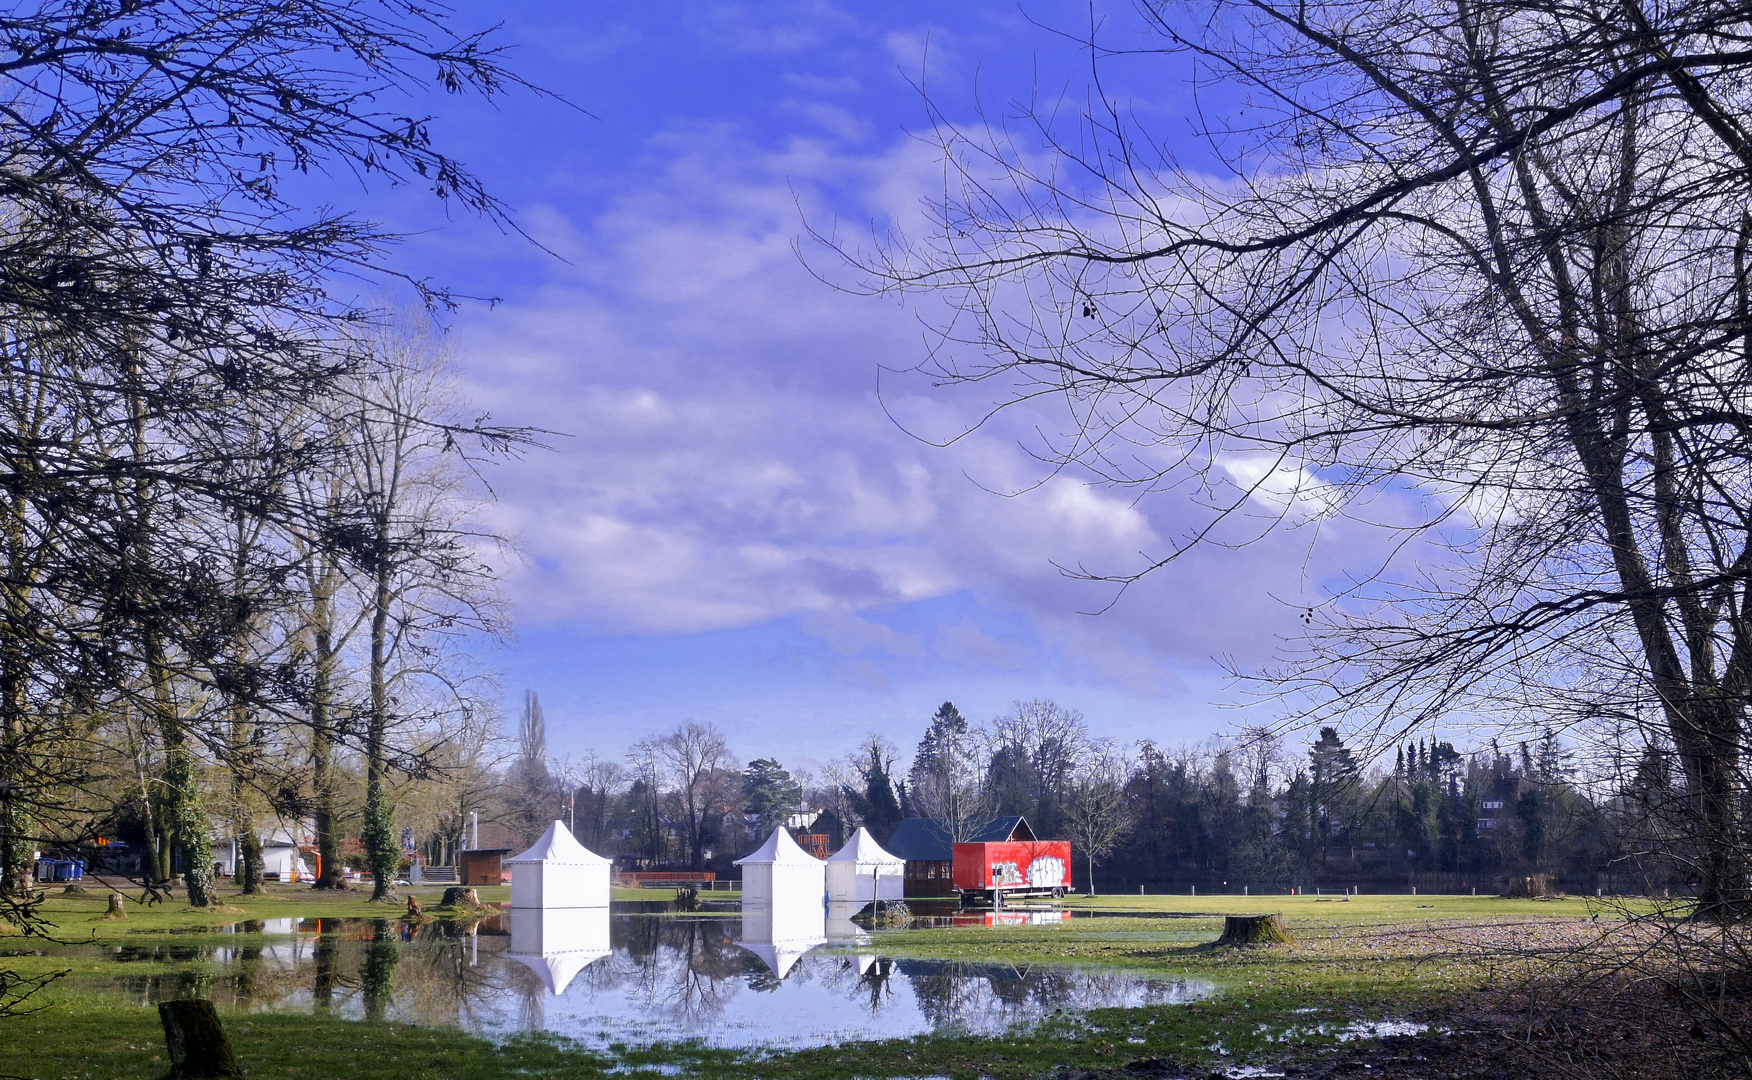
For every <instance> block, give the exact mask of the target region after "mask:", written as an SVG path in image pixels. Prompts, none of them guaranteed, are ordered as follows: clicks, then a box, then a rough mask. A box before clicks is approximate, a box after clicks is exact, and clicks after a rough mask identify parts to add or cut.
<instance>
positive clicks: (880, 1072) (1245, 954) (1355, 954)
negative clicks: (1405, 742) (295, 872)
mask: <svg viewBox="0 0 1752 1080" xmlns="http://www.w3.org/2000/svg"><path fill="white" fill-rule="evenodd" d="M403 891H404V893H405V892H407V891H408V890H403ZM413 891H414V892H415V893H416V894H418V895H420V896H421V898H422V903H430V902H435V901H436V899H437V896H438V894H439V893H440V892H441V890H440V889H437V888H431V889H417V890H413ZM505 892H507V890H503V889H499V890H493V889H483V890H481V893H482V899H483V900H489V901H491V900H498V899H504V898H505V897H504V896H502V895H499V894H502V893H505ZM629 894H630V895H629ZM653 894H655V895H653ZM668 895H669V891H668V890H627V891H620V890H617V895H616V899H623V898H625V899H665V898H667V896H668ZM428 896H430V898H431V899H430V901H428V899H427V897H428ZM721 896H722V894H720V898H721ZM225 904H226V906H227V907H229V908H235V909H238V910H237V911H235V912H223V913H211V912H198V911H190V910H188V909H187V908H186V907H183V906H179V905H170V904H167V905H162V906H159V907H155V908H150V909H143V908H140V907H137V906H131V908H130V919H129V920H128V921H127V922H124V923H113V922H104V921H101V919H100V918H99V917H100V916H101V914H102V911H103V906H104V899H103V896H101V895H94V896H92V897H89V898H77V899H76V898H65V899H63V898H60V897H55V898H53V899H51V901H50V903H49V905H48V911H49V914H50V915H51V916H52V917H53V918H54V919H55V920H56V921H57V924H58V931H57V932H58V934H59V935H60V936H62V937H63V938H66V939H74V938H78V939H85V940H90V938H89V937H88V936H87V935H92V936H95V938H96V939H97V940H100V941H105V942H115V941H122V940H125V941H128V942H130V943H138V944H142V945H147V944H153V943H174V944H193V943H198V942H201V941H202V940H203V939H204V937H205V935H203V934H202V933H201V931H202V930H204V929H206V928H208V927H215V926H216V924H217V923H220V922H231V921H240V920H244V919H266V918H282V917H287V916H296V917H303V918H317V917H329V916H342V915H364V916H377V917H393V916H395V915H398V914H399V913H400V910H401V908H400V907H399V906H397V907H393V908H392V907H388V906H386V905H373V904H370V903H369V902H368V901H367V900H366V899H365V897H364V896H363V895H359V894H343V895H342V896H339V897H335V896H322V895H320V894H313V893H311V892H310V891H309V890H308V889H296V888H294V887H291V886H276V887H271V891H270V892H269V894H268V895H265V896H262V897H259V898H239V897H233V896H227V897H226V898H225ZM1068 904H1069V906H1071V907H1072V908H1073V909H1077V908H1085V909H1086V908H1089V907H1091V906H1094V907H1098V908H1100V909H1103V910H1122V911H1137V912H1139V913H1140V914H1142V913H1144V912H1169V913H1177V914H1182V915H1187V916H1190V917H1187V918H1142V917H1140V918H1123V917H1115V918H1109V917H1102V918H1088V917H1085V918H1075V917H1073V918H1072V919H1071V920H1070V921H1068V922H1066V923H1064V924H1061V925H1057V926H1049V927H992V928H986V927H958V928H951V929H941V930H927V931H884V932H882V933H880V934H878V935H877V945H876V949H875V950H874V951H878V952H880V953H881V954H882V955H884V956H891V957H911V958H921V959H938V960H947V961H964V962H967V963H970V964H975V963H977V964H989V963H1011V964H1018V965H1022V964H1053V963H1077V964H1081V965H1093V966H1097V967H1104V968H1114V969H1124V970H1132V971H1149V972H1155V973H1159V974H1161V975H1164V976H1171V977H1186V978H1192V979H1202V980H1208V981H1210V982H1213V983H1216V984H1217V985H1218V986H1219V987H1220V988H1221V990H1222V993H1221V994H1220V996H1218V997H1216V998H1214V999H1211V1000H1209V1001H1205V1002H1200V1003H1197V1004H1193V1005H1179V1006H1157V1007H1149V1008H1141V1009H1117V1010H1098V1011H1094V1012H1090V1013H1087V1014H1081V1015H1065V1016H1060V1017H1057V1018H1054V1019H1052V1020H1050V1021H1048V1022H1047V1023H1044V1024H1039V1025H1034V1026H1032V1027H1030V1028H1028V1029H1027V1030H1023V1031H1018V1032H1014V1033H1012V1034H1011V1035H1008V1036H1005V1037H1002V1038H980V1037H970V1036H962V1035H954V1034H943V1035H927V1036H921V1037H918V1038H913V1039H902V1040H888V1041H880V1042H864V1043H851V1044H846V1045H842V1046H838V1047H832V1048H826V1049H821V1050H806V1051H797V1052H783V1053H739V1052H727V1051H720V1050H713V1049H709V1048H706V1047H702V1046H699V1045H697V1044H686V1043H669V1044H661V1045H657V1046H653V1047H647V1048H619V1049H617V1050H616V1051H614V1052H610V1053H601V1054H598V1053H591V1052H589V1051H587V1050H585V1049H583V1048H581V1047H578V1046H575V1045H570V1044H568V1043H566V1042H565V1041H564V1040H560V1039H553V1038H547V1037H541V1038H528V1037H525V1038H518V1039H514V1040H512V1041H510V1042H507V1043H504V1044H499V1045H495V1044H493V1043H491V1042H488V1041H486V1040H482V1039H478V1038H474V1037H472V1036H469V1035H467V1034H464V1033H462V1032H460V1031H457V1030H454V1029H444V1028H415V1027H410V1026H406V1025H398V1024H389V1023H381V1022H366V1021H358V1020H349V1019H344V1018H341V1017H338V1016H329V1015H324V1014H323V1013H321V1012H319V1011H313V1012H305V1013H266V1012H247V1011H234V1012H229V1013H228V1014H227V1016H226V1022H227V1025H228V1028H229V1030H230V1031H231V1032H232V1034H233V1035H234V1037H235V1040H236V1043H237V1049H238V1052H239V1054H240V1056H241V1059H242V1062H243V1066H244V1069H245V1071H246V1073H247V1075H249V1076H251V1077H252V1078H260V1077H286V1078H288V1080H378V1078H380V1077H381V1078H384V1080H388V1078H390V1077H405V1076H409V1075H420V1076H429V1077H433V1078H437V1080H443V1078H452V1080H472V1078H477V1077H478V1078H507V1080H509V1078H512V1077H518V1078H522V1077H545V1076H551V1077H556V1078H557V1077H566V1078H570V1077H595V1076H599V1075H602V1074H604V1073H605V1072H608V1071H610V1070H613V1071H615V1072H617V1073H625V1072H634V1073H640V1072H645V1073H646V1074H647V1075H649V1076H651V1077H653V1078H655V1077H656V1076H657V1075H659V1073H664V1074H667V1073H672V1072H675V1071H677V1070H679V1071H680V1072H681V1073H684V1074H687V1075H690V1076H691V1075H699V1076H707V1075H710V1076H712V1077H723V1076H732V1077H743V1076H746V1077H761V1078H765V1077H773V1078H778V1077H799V1078H805V1080H841V1078H847V1077H855V1076H870V1077H882V1076H918V1075H923V1074H935V1075H946V1076H952V1077H955V1078H956V1080H977V1078H979V1077H990V1078H992V1080H1011V1078H1014V1080H1022V1078H1025V1077H1037V1076H1041V1075H1044V1074H1048V1073H1050V1072H1051V1071H1053V1070H1054V1069H1055V1068H1057V1067H1058V1066H1060V1065H1067V1064H1068V1065H1076V1066H1085V1067H1086V1066H1091V1065H1116V1064H1120V1063H1123V1062H1125V1061H1129V1060H1133V1059H1136V1058H1140V1057H1147V1056H1155V1055H1160V1056H1168V1057H1173V1058H1176V1059H1178V1060H1181V1061H1183V1062H1185V1063H1187V1064H1188V1065H1194V1064H1214V1063H1221V1062H1234V1061H1253V1062H1256V1063H1270V1062H1275V1061H1278V1060H1281V1059H1282V1058H1283V1057H1284V1055H1285V1054H1286V1053H1289V1052H1290V1051H1289V1050H1286V1047H1285V1043H1284V1042H1283V1041H1282V1040H1283V1039H1284V1037H1285V1036H1286V1035H1288V1036H1289V1041H1290V1042H1291V1043H1293V1044H1295V1045H1297V1046H1300V1047H1301V1048H1302V1050H1301V1051H1298V1052H1306V1050H1307V1048H1309V1047H1317V1046H1319V1045H1321V1044H1323V1043H1325V1042H1330V1041H1331V1038H1332V1036H1331V1035H1330V1034H1324V1035H1323V1034H1320V1033H1319V1032H1318V1031H1316V1030H1314V1029H1315V1028H1316V1027H1317V1025H1319V1024H1322V1023H1327V1024H1337V1025H1342V1024H1344V1023H1346V1022H1349V1021H1351V1020H1355V1019H1373V1020H1379V1019H1386V1018H1389V1017H1403V1016H1407V1015H1413V1014H1418V1013H1420V1012H1429V1011H1439V1008H1440V1007H1441V1006H1442V1005H1443V1004H1444V1003H1449V1002H1452V1001H1453V1000H1455V997H1456V995H1464V994H1466V993H1468V992H1470V991H1474V990H1477V989H1479V988H1482V987H1485V986H1487V985H1489V983H1490V980H1491V979H1492V978H1493V977H1495V976H1494V974H1493V972H1494V968H1493V965H1492V964H1491V963H1489V962H1488V961H1490V960H1491V959H1492V958H1491V957H1490V956H1489V955H1488V954H1487V953H1478V954H1471V953H1468V952H1467V951H1466V950H1464V949H1462V950H1456V949H1455V948H1454V947H1453V942H1452V938H1453V936H1454V935H1455V934H1460V933H1477V934H1484V935H1487V936H1488V935H1491V934H1497V935H1500V936H1503V937H1504V938H1505V939H1512V940H1513V941H1515V942H1525V941H1528V940H1532V939H1536V938H1538V937H1539V935H1541V934H1542V933H1545V932H1547V930H1549V931H1550V932H1553V933H1555V932H1558V931H1560V930H1563V929H1564V928H1566V927H1568V928H1575V927H1577V926H1578V925H1583V926H1585V925H1587V924H1588V922H1589V921H1590V920H1592V918H1593V916H1594V915H1596V914H1599V915H1600V916H1601V917H1602V918H1606V919H1610V918H1614V917H1616V913H1615V912H1614V911H1613V910H1612V909H1610V908H1607V907H1598V906H1596V905H1593V904H1591V903H1589V902H1587V901H1581V900H1555V901H1528V900H1500V899H1496V898H1494V897H1477V898H1473V897H1408V896H1398V897H1395V896H1360V897H1356V898H1353V899H1352V900H1350V901H1349V902H1344V901H1328V902H1320V901H1317V900H1316V899H1315V898H1313V897H1287V896H1277V897H1234V896H1223V897H1202V896H1201V897H1197V898H1193V897H1181V896H1149V897H1135V896H1103V897H1100V898H1098V899H1097V900H1096V901H1094V902H1093V903H1091V902H1090V901H1088V900H1086V899H1082V898H1073V899H1071V900H1069V901H1068ZM1269 911H1281V912H1283V913H1284V915H1285V917H1286V919H1287V921H1288V923H1289V926H1290V929H1291V931H1292V933H1293V934H1295V935H1296V938H1297V943H1296V944H1295V945H1292V946H1287V947H1268V948H1252V949H1242V950H1235V949H1216V948H1213V947H1212V946H1211V945H1210V942H1211V941H1212V940H1214V938H1215V937H1216V935H1217V933H1218V932H1219V930H1220V928H1221V924H1222V916H1223V915H1225V914H1240V913H1260V912H1269ZM215 937H217V934H215ZM245 937H246V936H244V935H226V937H225V941H226V943H228V944H235V943H239V942H240V941H242V940H243V939H244V938H245ZM257 940H263V939H257ZM31 944H32V943H27V942H25V941H21V940H19V939H17V938H14V939H13V940H12V942H11V945H12V946H17V947H26V946H29V945H31ZM7 947H8V944H7V943H6V942H5V941H0V948H7ZM13 951H15V952H17V951H21V950H20V949H18V948H14V949H13ZM22 951H28V952H31V953H40V954H38V955H15V956H11V957H8V958H7V959H6V960H5V961H3V963H4V965H5V966H8V967H11V968H13V969H15V970H19V971H21V972H24V973H27V974H32V973H34V974H43V973H47V972H50V971H53V970H62V969H67V970H72V971H73V973H74V974H73V976H72V977H70V978H69V979H68V980H66V981H64V982H62V983H58V984H55V985H53V986H52V987H51V988H50V989H49V990H48V991H46V992H45V993H44V995H42V997H41V998H40V1000H41V1001H42V1002H43V1003H45V1004H47V1005H49V1006H50V1008H48V1009H47V1010H46V1011H43V1012H40V1013H37V1014H35V1015H32V1016H28V1017H24V1018H19V1019H13V1020H7V1021H0V1057H3V1058H4V1061H0V1073H15V1072H22V1073H23V1074H24V1075H30V1076H38V1077H45V1078H62V1080H73V1078H77V1080H87V1078H91V1080H148V1078H154V1080H155V1078H158V1077H162V1076H163V1075H164V1073H165V1071H166V1068H167V1066H166V1064H165V1062H164V1061H163V1053H164V1044H163V1034H162V1031H161V1030H160V1029H159V1026H158V1020H157V1014H156V1011H155V1010H153V1009H150V1008H147V1007H145V1006H144V1002H143V999H142V998H140V997H139V996H138V995H137V994H136V995H134V996H132V997H131V996H130V994H129V993H128V992H127V991H126V989H125V988H124V989H123V990H121V991H117V990H116V989H114V988H106V987H105V986H104V980H106V979H113V978H114V977H115V976H116V974H117V971H118V969H119V968H120V967H122V965H117V964H115V963H113V962H111V961H102V960H92V959H87V958H84V957H82V956H78V955H65V954H62V955H56V954H57V953H59V952H61V951H60V950H56V949H52V948H50V949H43V950H37V949H35V948H25V949H23V950H22ZM859 951H860V952H869V951H872V950H871V949H870V948H869V947H864V948H862V949H860V950H859ZM125 967H126V971H127V973H128V974H130V975H142V974H162V973H165V972H171V971H179V972H180V971H185V970H188V969H190V968H191V965H186V964H185V965H178V964H176V963H174V962H170V961H168V960H148V961H142V962H139V963H133V964H128V965H125ZM1219 1049H1220V1050H1221V1051H1223V1052H1226V1053H1219Z"/></svg>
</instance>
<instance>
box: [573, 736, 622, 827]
mask: <svg viewBox="0 0 1752 1080" xmlns="http://www.w3.org/2000/svg"><path fill="white" fill-rule="evenodd" d="M626 787H627V777H626V770H625V769H623V768H622V767H621V765H620V764H619V763H618V762H614V761H609V760H608V759H606V758H600V757H597V756H596V752H595V751H594V750H593V751H591V752H590V753H589V754H587V755H586V756H585V758H584V762H583V764H581V765H580V766H579V767H578V777H577V783H576V786H575V788H574V796H573V797H574V798H576V799H578V802H579V804H580V805H579V807H578V809H579V813H578V822H579V825H580V830H581V831H582V833H583V835H584V836H586V837H588V838H589V841H590V843H592V844H594V845H597V846H598V847H599V848H600V847H601V845H602V844H603V842H604V839H605V836H606V833H607V830H608V823H609V821H610V820H612V818H613V816H614V813H615V806H616V803H617V801H618V800H619V798H620V796H621V794H622V793H623V792H624V791H625V790H626Z"/></svg>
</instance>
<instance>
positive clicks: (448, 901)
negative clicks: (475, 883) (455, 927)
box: [443, 885, 481, 908]
mask: <svg viewBox="0 0 1752 1080" xmlns="http://www.w3.org/2000/svg"><path fill="white" fill-rule="evenodd" d="M443 906H444V907H460V908H477V907H480V906H481V898H480V897H479V896H478V895H476V893H475V891H474V890H473V889H471V888H468V887H467V886H465V885H452V886H450V887H449V888H447V889H445V890H444V904H443Z"/></svg>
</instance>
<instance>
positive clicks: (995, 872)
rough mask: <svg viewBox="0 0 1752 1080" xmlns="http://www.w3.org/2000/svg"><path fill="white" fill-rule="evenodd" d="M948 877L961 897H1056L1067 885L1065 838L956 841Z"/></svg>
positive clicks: (1067, 844) (1068, 857) (1067, 843)
mask: <svg viewBox="0 0 1752 1080" xmlns="http://www.w3.org/2000/svg"><path fill="white" fill-rule="evenodd" d="M952 880H953V881H954V883H955V891H956V892H958V893H960V894H961V898H962V900H964V901H965V900H984V901H986V902H988V903H993V902H996V901H998V900H999V899H1001V898H1007V897H1015V896H1051V897H1060V896H1063V895H1064V894H1065V893H1066V892H1068V891H1070V888H1071V843H1070V841H1068V840H1009V841H1004V842H1002V843H995V844H956V845H955V868H954V876H953V878H952Z"/></svg>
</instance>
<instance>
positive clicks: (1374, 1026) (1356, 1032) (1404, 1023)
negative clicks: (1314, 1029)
mask: <svg viewBox="0 0 1752 1080" xmlns="http://www.w3.org/2000/svg"><path fill="white" fill-rule="evenodd" d="M1429 1029H1430V1026H1429V1025H1428V1024H1420V1023H1418V1022H1416V1021H1414V1020H1358V1021H1356V1022H1354V1023H1350V1024H1346V1025H1345V1026H1344V1027H1342V1028H1339V1029H1337V1030H1335V1031H1327V1030H1325V1028H1324V1027H1323V1028H1322V1034H1330V1035H1332V1036H1333V1037H1335V1038H1336V1039H1338V1041H1339V1042H1354V1041H1356V1040H1357V1039H1385V1038H1388V1037H1390V1036H1394V1035H1422V1034H1423V1033H1424V1032H1426V1031H1428V1030H1429Z"/></svg>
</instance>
